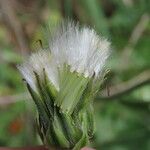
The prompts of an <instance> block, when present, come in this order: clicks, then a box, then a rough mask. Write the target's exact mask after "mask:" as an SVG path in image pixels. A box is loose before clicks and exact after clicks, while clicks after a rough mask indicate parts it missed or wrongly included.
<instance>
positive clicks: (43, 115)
mask: <svg viewBox="0 0 150 150" xmlns="http://www.w3.org/2000/svg"><path fill="white" fill-rule="evenodd" d="M26 84H27V88H28V90H29V92H30V94H31V96H32V99H33V100H34V102H35V105H36V106H37V109H38V113H39V115H40V117H41V122H42V123H41V124H42V125H43V127H44V130H45V131H46V129H47V128H48V125H49V116H48V114H47V112H46V111H45V106H44V104H43V102H42V100H41V98H40V97H39V95H37V93H36V92H35V91H33V90H32V88H31V87H30V85H29V84H28V83H27V82H26Z"/></svg>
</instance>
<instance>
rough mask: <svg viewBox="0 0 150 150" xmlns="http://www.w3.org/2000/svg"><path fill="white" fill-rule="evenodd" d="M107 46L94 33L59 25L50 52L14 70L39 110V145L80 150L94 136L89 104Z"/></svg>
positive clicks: (100, 75) (70, 24)
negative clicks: (25, 85) (23, 81)
mask: <svg viewBox="0 0 150 150" xmlns="http://www.w3.org/2000/svg"><path fill="white" fill-rule="evenodd" d="M109 51H110V43H109V42H108V41H107V40H106V39H104V38H102V37H100V36H98V35H97V34H96V32H95V31H94V30H93V29H90V28H88V27H82V28H81V27H80V26H79V25H78V24H75V23H73V22H68V23H62V24H61V25H60V26H59V27H58V28H57V30H56V32H55V33H54V34H53V36H52V37H51V38H50V39H49V47H48V48H47V49H41V50H39V51H38V52H37V53H34V54H32V55H31V56H30V57H29V58H28V59H27V60H26V61H25V62H24V63H23V64H22V65H20V66H18V68H19V70H20V72H21V74H22V75H23V77H24V79H25V80H26V84H27V88H28V90H29V92H30V94H31V96H32V98H33V100H34V102H35V104H36V107H37V110H38V117H37V125H38V130H39V135H40V137H41V139H42V141H43V143H44V144H45V145H46V146H48V147H50V146H51V145H54V146H58V147H60V148H66V149H74V150H79V149H80V148H81V147H83V146H85V145H87V144H88V143H89V141H90V139H91V138H92V137H93V134H94V130H95V129H94V116H93V113H94V112H93V100H94V97H95V95H96V93H97V91H98V90H99V87H100V85H101V83H102V81H103V74H104V71H103V67H104V66H105V61H106V60H107V58H108V56H109Z"/></svg>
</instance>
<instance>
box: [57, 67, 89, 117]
mask: <svg viewBox="0 0 150 150" xmlns="http://www.w3.org/2000/svg"><path fill="white" fill-rule="evenodd" d="M88 81H89V78H85V77H84V76H83V75H82V74H81V75H79V74H78V73H77V72H70V68H69V67H64V70H61V71H60V91H59V94H58V97H56V105H57V106H58V107H60V108H61V110H62V112H64V113H67V114H69V115H71V114H72V112H73V111H74V108H75V107H76V106H77V104H78V102H79V100H80V98H81V96H82V94H83V92H84V90H85V88H86V86H87V83H88Z"/></svg>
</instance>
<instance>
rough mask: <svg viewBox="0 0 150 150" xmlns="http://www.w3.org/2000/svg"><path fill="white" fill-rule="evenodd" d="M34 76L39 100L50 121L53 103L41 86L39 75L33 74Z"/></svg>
mask: <svg viewBox="0 0 150 150" xmlns="http://www.w3.org/2000/svg"><path fill="white" fill-rule="evenodd" d="M34 74H35V78H36V83H37V89H38V93H39V94H40V96H41V99H42V100H43V102H44V105H45V111H47V113H48V115H49V118H50V119H51V118H52V117H53V105H52V104H53V102H52V100H51V99H50V97H49V96H48V94H47V92H46V90H45V86H44V85H43V84H42V81H41V80H40V77H39V75H38V74H37V73H36V72H34Z"/></svg>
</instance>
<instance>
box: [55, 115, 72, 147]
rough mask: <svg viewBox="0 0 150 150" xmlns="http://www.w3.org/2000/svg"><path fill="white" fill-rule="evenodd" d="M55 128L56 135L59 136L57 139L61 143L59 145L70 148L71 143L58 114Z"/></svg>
mask: <svg viewBox="0 0 150 150" xmlns="http://www.w3.org/2000/svg"><path fill="white" fill-rule="evenodd" d="M53 130H54V132H55V136H56V138H57V139H56V140H57V142H58V143H59V146H60V147H63V148H70V143H69V141H68V139H67V138H66V136H67V135H66V134H65V132H64V130H63V128H62V124H61V122H60V120H59V118H58V116H57V115H55V116H54V121H53Z"/></svg>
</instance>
